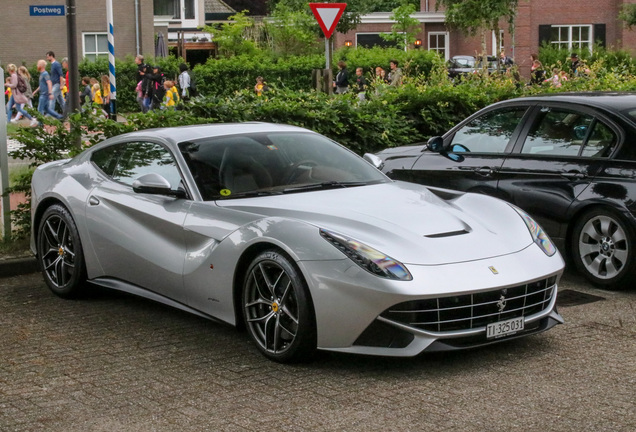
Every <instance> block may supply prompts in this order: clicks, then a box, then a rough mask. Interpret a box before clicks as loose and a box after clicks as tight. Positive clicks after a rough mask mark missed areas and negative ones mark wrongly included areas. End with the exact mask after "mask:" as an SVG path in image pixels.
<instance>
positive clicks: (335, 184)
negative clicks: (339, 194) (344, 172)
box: [283, 180, 369, 193]
mask: <svg viewBox="0 0 636 432" xmlns="http://www.w3.org/2000/svg"><path fill="white" fill-rule="evenodd" d="M368 184H369V183H368V182H363V181H350V182H339V181H333V180H332V181H326V182H322V183H312V184H305V185H299V186H293V187H289V188H286V189H283V193H294V192H305V191H312V190H323V189H337V188H348V187H355V186H366V185H368Z"/></svg>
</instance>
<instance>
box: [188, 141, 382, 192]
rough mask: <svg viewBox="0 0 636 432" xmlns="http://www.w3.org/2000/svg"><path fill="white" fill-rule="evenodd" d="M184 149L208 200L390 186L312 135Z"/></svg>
mask: <svg viewBox="0 0 636 432" xmlns="http://www.w3.org/2000/svg"><path fill="white" fill-rule="evenodd" d="M179 149H180V151H181V154H182V155H183V157H184V158H185V161H186V163H187V164H188V167H189V168H190V171H191V173H192V177H193V178H194V181H195V182H196V184H197V187H198V189H199V192H200V193H201V196H202V198H203V200H205V201H210V200H217V199H228V198H241V197H246V196H263V195H270V194H283V193H292V192H293V193H298V192H308V191H315V190H320V189H325V188H331V189H332V188H334V187H354V186H362V185H367V184H375V183H383V182H388V181H390V180H388V178H387V177H385V176H384V174H382V173H381V172H380V171H378V170H377V169H376V168H375V167H373V166H372V165H371V164H369V163H368V162H366V161H365V160H363V159H362V158H361V157H359V156H357V155H356V154H355V153H353V152H351V151H350V150H348V149H346V148H344V147H342V146H341V145H339V144H337V143H335V142H333V141H331V140H329V139H327V138H325V137H323V136H321V135H318V134H314V133H310V132H267V133H256V134H245V135H229V136H222V137H214V138H208V139H202V140H197V141H192V142H183V143H180V144H179ZM306 186H307V187H306Z"/></svg>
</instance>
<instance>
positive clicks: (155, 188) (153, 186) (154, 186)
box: [132, 173, 186, 198]
mask: <svg viewBox="0 0 636 432" xmlns="http://www.w3.org/2000/svg"><path fill="white" fill-rule="evenodd" d="M132 187H133V191H135V192H136V193H147V194H152V195H168V196H174V197H177V198H184V197H185V196H186V194H185V191H184V190H183V189H177V190H173V189H172V187H171V186H170V182H169V181H168V180H166V179H165V178H164V177H163V176H161V175H159V174H156V173H149V174H144V175H142V176H139V178H137V179H136V180H135V181H134V182H133V184H132Z"/></svg>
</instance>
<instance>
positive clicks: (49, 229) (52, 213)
mask: <svg viewBox="0 0 636 432" xmlns="http://www.w3.org/2000/svg"><path fill="white" fill-rule="evenodd" d="M37 254H38V260H39V265H40V268H41V269H42V274H43V275H44V281H45V282H46V284H47V285H48V286H49V288H50V289H51V291H53V292H54V293H55V294H57V295H58V296H60V297H64V298H70V297H75V296H76V295H77V294H78V293H79V291H80V289H81V288H82V286H83V284H84V282H85V281H86V270H85V266H84V255H83V253H82V244H81V242H80V238H79V233H78V231H77V227H76V226H75V222H74V221H73V218H72V217H71V215H70V213H69V212H68V210H67V209H66V208H64V207H63V206H61V205H59V204H56V205H52V206H51V207H49V208H48V209H46V211H45V212H44V214H43V215H42V221H41V222H40V226H39V229H38V239H37Z"/></svg>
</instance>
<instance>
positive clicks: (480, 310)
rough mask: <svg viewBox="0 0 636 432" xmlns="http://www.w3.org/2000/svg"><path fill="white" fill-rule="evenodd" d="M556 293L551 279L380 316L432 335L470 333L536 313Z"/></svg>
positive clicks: (419, 303)
mask: <svg viewBox="0 0 636 432" xmlns="http://www.w3.org/2000/svg"><path fill="white" fill-rule="evenodd" d="M556 289H557V288H556V277H551V278H548V279H542V280H540V281H536V282H531V283H528V284H524V285H518V286H514V287H508V288H505V289H497V290H493V291H486V292H480V293H474V294H464V295H456V296H448V297H438V298H431V299H425V300H413V301H408V302H404V303H399V304H397V305H395V306H392V307H390V308H389V309H387V310H385V311H384V312H383V313H382V314H381V316H382V317H384V318H387V319H389V320H392V321H396V322H400V323H403V324H406V325H409V326H411V327H416V328H419V329H422V330H428V331H433V332H449V331H457V330H470V329H474V328H481V327H485V326H486V325H488V324H490V323H494V322H498V321H503V320H508V319H512V318H518V317H522V316H523V317H527V316H530V315H534V314H536V313H539V312H541V311H543V310H545V309H546V308H547V307H548V305H549V304H550V302H551V301H552V297H553V296H554V295H555V292H556Z"/></svg>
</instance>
